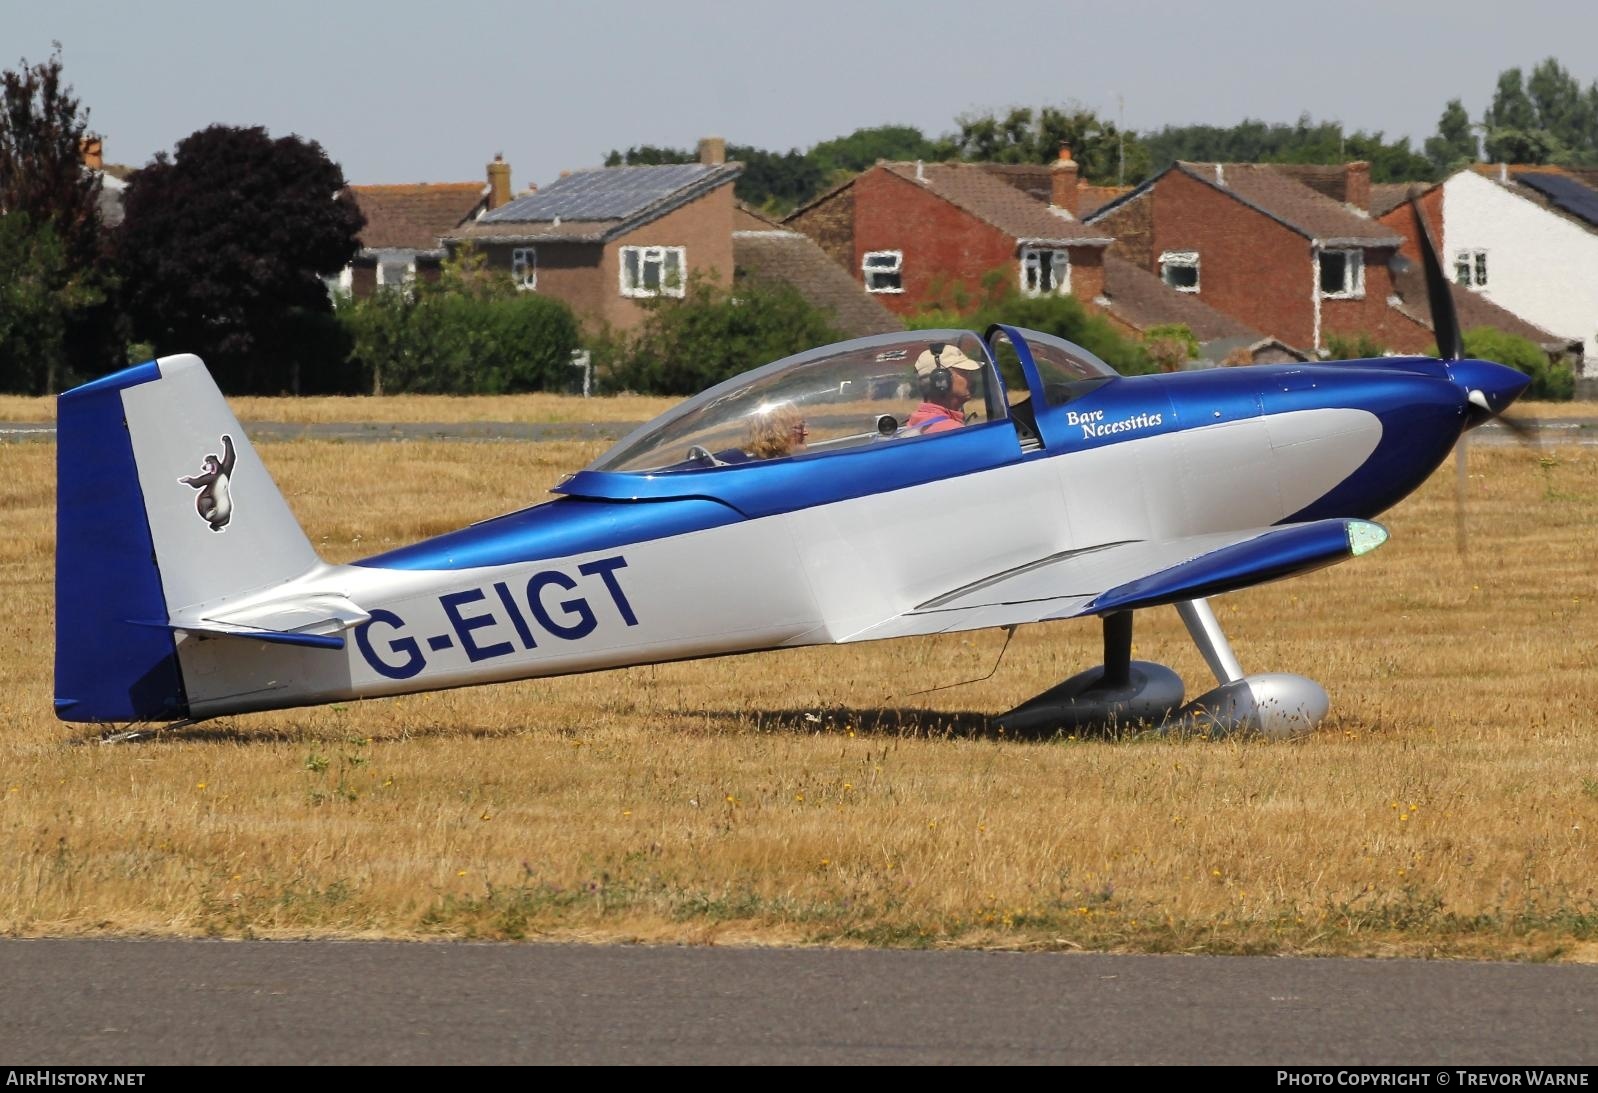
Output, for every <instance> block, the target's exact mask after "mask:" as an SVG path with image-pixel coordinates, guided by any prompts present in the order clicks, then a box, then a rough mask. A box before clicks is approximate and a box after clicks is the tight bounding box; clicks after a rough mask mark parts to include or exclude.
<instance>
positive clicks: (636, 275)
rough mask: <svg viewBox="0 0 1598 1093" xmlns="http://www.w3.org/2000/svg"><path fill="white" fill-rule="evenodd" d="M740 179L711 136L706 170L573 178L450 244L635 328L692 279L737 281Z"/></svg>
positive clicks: (704, 148) (491, 215)
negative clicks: (736, 188) (648, 307)
mask: <svg viewBox="0 0 1598 1093" xmlns="http://www.w3.org/2000/svg"><path fill="white" fill-rule="evenodd" d="M742 171H743V165H742V164H739V163H728V162H726V143H725V142H724V141H722V140H720V139H718V138H709V139H706V140H704V141H701V142H700V162H698V163H677V164H668V165H664V166H658V167H656V166H651V167H599V168H593V169H590V170H584V171H573V172H570V173H568V174H565V175H563V176H562V177H561V178H560V179H558V180H557V181H555V182H552V183H550V184H549V185H548V186H546V187H544V188H543V189H541V190H539V191H538V192H536V193H534V194H530V195H527V196H524V197H518V198H516V199H515V200H514V201H511V202H510V203H508V204H507V205H505V206H503V207H502V208H497V209H494V210H493V211H491V212H487V213H485V214H483V216H482V217H480V218H478V219H477V220H476V221H474V222H472V223H471V224H469V225H467V226H466V227H464V228H462V229H460V230H459V231H456V232H452V233H450V234H449V235H448V236H446V237H445V240H444V242H445V243H446V244H447V245H448V246H450V247H459V246H463V245H466V244H471V245H473V246H475V247H477V248H478V249H479V250H481V251H482V252H483V253H484V254H485V256H486V258H487V262H488V267H489V268H490V269H499V270H504V271H505V272H507V273H509V274H510V275H511V276H512V277H513V278H514V279H515V281H516V283H517V286H518V287H519V288H522V289H523V290H525V291H529V292H540V293H543V294H545V295H548V296H551V297H554V298H555V299H558V300H563V301H565V303H566V304H568V305H569V306H570V307H571V308H572V310H573V311H575V312H576V313H577V315H578V316H579V317H580V318H582V319H584V320H590V321H595V320H597V321H599V322H601V323H604V324H607V325H609V326H610V327H613V328H615V329H618V330H630V329H632V328H633V327H635V326H637V325H638V324H639V322H641V321H642V319H643V317H644V309H643V308H642V307H641V306H640V304H641V302H642V301H644V300H647V299H649V298H651V297H656V296H681V295H683V292H684V286H685V284H686V282H687V279H688V277H689V275H690V274H692V273H695V272H699V273H704V274H707V275H710V276H713V277H716V278H718V279H719V280H721V282H722V283H723V284H727V283H730V282H731V279H732V275H733V244H732V233H733V230H734V227H735V224H737V223H741V222H743V221H740V220H739V219H738V215H739V210H738V209H737V208H736V206H735V203H734V200H733V193H732V189H733V188H732V184H733V182H734V181H735V180H736V179H737V177H738V175H739V174H740V173H742ZM744 215H745V216H747V215H748V214H744Z"/></svg>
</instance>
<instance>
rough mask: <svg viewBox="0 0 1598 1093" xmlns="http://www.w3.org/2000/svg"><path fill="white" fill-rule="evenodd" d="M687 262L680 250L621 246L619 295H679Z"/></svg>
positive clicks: (683, 285)
mask: <svg viewBox="0 0 1598 1093" xmlns="http://www.w3.org/2000/svg"><path fill="white" fill-rule="evenodd" d="M687 265H688V262H687V259H686V257H685V248H683V247H623V248H622V249H621V294H622V295H623V296H681V295H683V293H684V291H685V289H686V285H685V283H684V278H683V270H684V269H686V268H687Z"/></svg>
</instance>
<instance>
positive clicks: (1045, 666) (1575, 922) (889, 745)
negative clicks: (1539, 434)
mask: <svg viewBox="0 0 1598 1093" xmlns="http://www.w3.org/2000/svg"><path fill="white" fill-rule="evenodd" d="M360 412H361V413H362V414H366V413H367V410H366V408H365V406H364V404H363V406H362V409H361V411H360ZM495 412H496V411H492V410H491V411H488V412H487V413H486V414H485V415H480V416H489V417H492V416H493V415H494V413H495ZM257 413H258V412H257ZM251 414H252V410H251V409H250V407H249V405H248V404H245V405H244V406H242V407H241V416H245V417H248V416H251ZM14 416H18V415H17V412H16V411H15V410H8V409H7V407H6V404H5V403H4V402H0V418H6V417H14ZM344 416H352V415H350V414H346V415H344ZM426 416H428V418H429V420H435V419H437V418H438V415H436V414H433V413H432V411H431V410H429V411H428V412H427V415H426ZM637 416H639V417H644V416H647V412H645V411H639V412H638V414H637ZM261 452H262V456H263V458H264V459H265V460H266V461H267V462H268V463H269V465H270V466H271V468H272V470H273V472H274V474H275V475H276V476H277V478H278V481H279V483H280V484H281V485H282V486H283V489H284V492H285V493H286V494H287V496H288V497H289V500H290V503H291V504H292V505H293V507H294V508H295V510H296V512H297V513H298V514H299V516H300V517H301V519H302V520H303V521H304V523H305V525H306V527H307V530H308V531H309V533H310V534H311V536H312V538H313V540H314V541H317V542H319V544H320V546H321V547H322V549H323V551H324V553H325V554H326V556H327V557H329V558H330V559H332V560H348V559H351V558H356V557H360V556H364V555H366V554H370V553H375V552H376V551H379V550H382V549H384V548H386V547H389V546H393V545H396V544H398V543H401V542H404V541H408V540H412V539H415V538H417V537H420V536H423V535H430V534H434V533H437V532H440V531H444V530H446V529H449V528H452V527H455V526H458V525H460V524H462V523H465V522H466V521H468V520H471V519H475V518H481V517H484V516H487V515H491V514H493V513H496V512H499V511H504V510H507V509H510V508H515V507H519V506H521V505H524V504H527V503H529V502H531V501H535V500H538V499H539V498H540V497H541V489H542V488H543V486H545V485H548V484H553V483H554V482H555V481H556V480H557V479H558V478H559V476H560V474H561V473H562V472H564V471H566V470H569V469H571V468H573V467H577V466H580V465H582V464H584V463H586V462H587V461H588V460H589V459H590V458H592V457H593V456H594V455H595V454H596V452H595V446H593V445H589V444H577V443H546V444H514V445H513V444H506V445H504V446H503V452H502V453H498V454H497V456H496V459H497V461H498V462H499V464H500V466H501V468H502V471H504V472H508V473H499V474H497V475H495V476H493V477H491V478H488V479H485V478H484V477H482V476H481V474H480V473H479V466H480V458H481V449H480V447H477V446H472V445H466V444H449V443H435V442H407V443H403V444H332V443H324V442H313V441H295V442H292V443H282V444H263V445H261ZM53 460H54V449H53V447H52V446H50V445H45V444H14V445H0V466H3V467H4V469H5V474H4V475H3V476H0V528H3V532H4V534H3V535H0V582H3V584H4V591H5V597H4V602H5V604H6V610H7V616H6V622H5V625H4V627H3V628H0V724H3V726H4V729H3V738H0V848H3V853H4V856H5V860H6V861H8V862H9V863H10V865H9V866H8V867H7V868H6V869H5V870H4V871H3V872H0V932H3V933H7V934H12V935H44V934H83V933H126V934H214V935H222V936H230V937H241V936H304V935H336V936H362V937H376V936H384V937H433V938H438V937H445V938H559V939H580V940H649V941H676V942H691V943H713V942H723V943H726V942H734V941H736V942H753V943H784V944H823V945H916V946H925V945H935V946H967V947H1005V948H1040V949H1077V948H1082V949H1094V950H1121V951H1162V952H1163V951H1183V952H1195V951H1198V952H1291V953H1317V954H1319V953H1324V954H1332V953H1340V954H1369V955H1397V954H1408V955H1435V956H1469V957H1487V956H1491V957H1507V958H1516V959H1563V960H1594V959H1598V895H1595V888H1598V714H1595V713H1594V711H1595V709H1598V652H1595V651H1598V611H1595V604H1598V453H1595V451H1594V449H1592V448H1575V447H1571V448H1566V449H1560V450H1545V451H1544V452H1543V453H1541V454H1540V455H1539V454H1538V453H1536V452H1533V451H1529V450H1523V449H1512V448H1507V447H1486V446H1477V447H1475V448H1473V450H1472V453H1471V476H1470V478H1469V483H1468V491H1469V527H1470V532H1471V539H1470V553H1469V555H1468V557H1465V558H1461V557H1460V556H1459V555H1458V554H1457V553H1456V548H1455V535H1454V521H1453V491H1454V484H1453V471H1452V465H1449V466H1447V467H1445V468H1443V469H1442V470H1440V471H1439V472H1438V474H1437V475H1435V476H1434V477H1433V479H1432V480H1431V482H1429V483H1428V484H1427V485H1426V486H1425V487H1424V488H1423V489H1422V490H1421V491H1420V492H1419V493H1418V494H1416V495H1415V496H1414V497H1412V498H1410V499H1409V500H1408V501H1406V502H1405V503H1404V504H1402V505H1401V506H1400V507H1398V508H1397V509H1396V510H1394V511H1393V512H1391V513H1389V514H1387V516H1386V517H1385V518H1384V521H1385V522H1386V523H1387V524H1388V526H1389V527H1390V528H1391V529H1392V532H1393V538H1392V540H1391V542H1389V543H1388V544H1387V545H1386V546H1385V547H1383V548H1382V549H1381V550H1379V551H1377V552H1376V553H1374V554H1372V555H1370V556H1368V557H1365V558H1361V559H1357V560H1355V561H1351V562H1349V563H1346V564H1344V565H1341V566H1336V567H1333V568H1331V569H1328V570H1324V571H1321V572H1319V573H1316V574H1313V575H1310V576H1307V577H1303V578H1299V579H1296V580H1291V581H1286V582H1282V583H1279V584H1274V585H1269V586H1266V587H1263V588H1257V589H1252V590H1249V591H1247V592H1243V593H1238V594H1234V595H1230V596H1225V597H1222V598H1220V599H1218V600H1217V601H1215V604H1216V608H1217V611H1218V613H1219V614H1220V616H1221V618H1222V620H1223V621H1224V622H1225V623H1226V624H1227V626H1228V628H1229V632H1230V634H1231V637H1232V640H1233V644H1234V646H1235V648H1236V650H1237V652H1238V655H1239V657H1240V658H1241V659H1242V661H1243V663H1244V666H1245V668H1247V669H1250V670H1255V671H1293V672H1300V673H1303V674H1307V675H1310V676H1312V677H1314V678H1316V679H1318V680H1320V681H1321V682H1322V683H1323V684H1324V685H1325V686H1326V687H1327V689H1328V690H1329V691H1330V693H1331V695H1332V701H1333V711H1334V712H1333V717H1332V719H1331V721H1330V722H1329V723H1328V724H1327V725H1326V726H1324V727H1323V728H1322V729H1321V730H1319V731H1317V732H1315V733H1314V734H1311V735H1309V736H1306V737H1302V738H1299V739H1296V740H1291V741H1268V740H1262V739H1253V738H1230V739H1223V740H1209V739H1202V738H1176V739H1173V738H1165V737H1159V736H1155V735H1152V734H1142V735H1132V736H1128V737H1126V738H1123V739H1115V740H1107V739H1072V738H1055V739H1047V740H1013V739H1006V738H1004V737H1003V736H1002V735H1000V734H997V733H995V732H993V731H991V730H990V729H989V728H988V726H987V724H986V720H985V719H986V717H987V716H989V715H992V714H994V713H997V712H1000V711H1002V710H1004V709H1006V708H1007V707H1008V706H1010V705H1012V704H1014V703H1015V702H1016V701H1018V700H1020V699H1022V698H1025V697H1027V696H1029V695H1031V694H1033V693H1034V692H1036V691H1038V690H1041V689H1042V688H1043V687H1045V686H1047V685H1049V684H1052V683H1053V682H1055V681H1057V680H1058V679H1061V678H1063V677H1064V676H1066V675H1068V674H1070V673H1072V672H1074V671H1076V670H1078V669H1079V668H1080V667H1082V666H1085V665H1087V664H1090V663H1094V662H1096V661H1097V659H1098V655H1099V647H1098V646H1099V634H1098V627H1097V626H1096V625H1095V624H1094V623H1092V622H1091V621H1083V622H1076V623H1057V624H1047V625H1039V626H1032V627H1027V628H1023V629H1022V630H1021V631H1019V632H1018V634H1017V635H1016V638H1015V640H1014V641H1013V642H1012V644H1011V646H1010V648H1009V651H1008V653H1007V654H1006V656H1005V657H1004V660H1003V663H1002V664H1001V666H1000V667H999V670H998V671H997V673H995V674H994V676H993V677H992V678H991V679H989V680H987V681H985V682H981V683H973V684H970V685H968V686H962V687H955V688H952V689H947V690H941V691H937V692H934V693H931V694H921V695H918V694H916V693H915V692H917V691H920V690H922V689H923V688H925V687H927V686H929V685H931V684H933V683H937V682H948V681H957V680H961V679H965V678H970V677H974V676H981V675H984V674H985V673H986V672H987V671H988V669H989V668H990V667H992V665H993V662H994V659H995V658H996V657H997V656H998V653H999V650H1000V646H1001V645H1002V643H1003V635H1002V633H997V632H994V633H986V632H984V633H977V634H967V635H959V636H947V637H938V638H929V639H911V640H905V641H900V642H888V643H876V644H871V645H865V646H854V647H849V648H823V649H811V650H801V651H792V652H785V653H774V654H763V655H757V656H749V657H741V658H728V659H722V660H714V661H709V662H699V663H683V664H674V665H664V666H657V667H649V668H638V669H629V670H624V671H615V672H608V673H603V674H596V675H591V676H584V677H576V678H568V679H557V680H548V681H539V682H530V683H524V684H512V685H502V686H498V687H489V688H476V689H469V690H461V691H452V692H446V693H439V694H432V695H424V696H416V697H412V698H404V699H390V700H384V701H378V702H370V703H358V704H350V705H345V706H340V707H331V708H323V709H314V710H304V711H290V712H286V713H279V714H260V715H252V716H248V717H240V718H236V719H227V720H222V721H218V722H212V723H209V724H206V725H203V726H199V727H196V728H193V729H189V730H185V731H183V732H179V733H164V734H160V735H158V736H157V737H156V738H154V739H153V740H147V741H142V742H136V743H132V744H117V745H101V744H98V743H96V742H95V736H94V735H93V734H92V733H88V732H85V731H84V730H83V729H82V728H81V727H72V726H66V725H62V724H60V723H58V722H56V721H55V720H54V718H53V716H52V714H51V712H50V700H51V685H50V671H51V668H50V658H51V648H52V635H51V595H52V594H51V580H52V572H53V567H52V556H51V551H52V543H51V534H52V520H53V512H52V497H53V487H54V482H53V475H54V470H53ZM335 470H336V471H337V474H336V476H334V475H333V474H332V473H331V472H333V471H335ZM328 481H339V482H342V483H346V485H345V486H344V487H343V488H340V489H337V490H329V489H326V488H325V486H324V487H318V485H317V483H318V482H322V483H326V482H328ZM354 483H360V488H359V489H355V488H351V485H350V484H354ZM1136 651H1137V655H1139V656H1140V657H1144V658H1148V659H1154V660H1161V661H1164V662H1166V663H1169V664H1171V665H1172V666H1173V667H1175V668H1176V669H1177V670H1178V671H1179V672H1180V673H1181V674H1182V675H1183V677H1184V678H1185V679H1186V680H1187V681H1188V685H1189V690H1190V693H1197V691H1198V690H1200V689H1202V688H1203V687H1204V686H1206V673H1205V670H1204V668H1203V665H1202V663H1201V661H1200V660H1199V657H1198V655H1197V653H1196V652H1195V650H1194V649H1193V647H1192V645H1191V643H1190V642H1188V640H1187V638H1186V636H1185V633H1184V632H1183V631H1182V629H1181V626H1180V623H1179V622H1178V620H1177V618H1176V615H1175V612H1174V611H1172V610H1170V609H1161V610H1156V611H1150V612H1145V613H1141V614H1140V615H1139V619H1138V633H1137V650H1136Z"/></svg>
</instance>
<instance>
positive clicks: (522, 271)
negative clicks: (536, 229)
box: [510, 247, 538, 292]
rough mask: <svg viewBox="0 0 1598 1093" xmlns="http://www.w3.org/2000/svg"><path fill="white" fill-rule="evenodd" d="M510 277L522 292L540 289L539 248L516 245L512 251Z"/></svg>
mask: <svg viewBox="0 0 1598 1093" xmlns="http://www.w3.org/2000/svg"><path fill="white" fill-rule="evenodd" d="M510 279H511V280H512V281H514V282H516V288H517V289H518V290H519V291H521V292H536V291H538V248H537V247H515V248H513V249H512V250H511V252H510Z"/></svg>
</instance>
